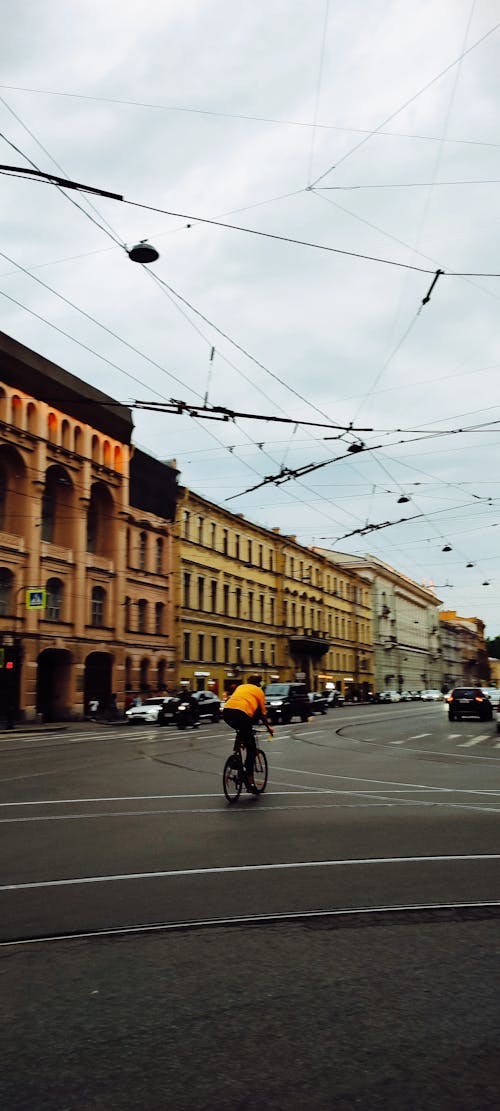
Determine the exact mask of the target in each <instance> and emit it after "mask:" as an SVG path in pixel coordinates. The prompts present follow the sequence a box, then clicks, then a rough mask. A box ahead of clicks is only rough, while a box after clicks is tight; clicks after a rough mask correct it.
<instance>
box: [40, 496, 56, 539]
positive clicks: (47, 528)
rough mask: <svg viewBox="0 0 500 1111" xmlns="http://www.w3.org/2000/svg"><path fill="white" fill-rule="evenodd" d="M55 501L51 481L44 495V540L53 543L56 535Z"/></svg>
mask: <svg viewBox="0 0 500 1111" xmlns="http://www.w3.org/2000/svg"><path fill="white" fill-rule="evenodd" d="M54 520H55V501H54V497H53V492H52V490H51V488H50V485H49V483H46V485H45V489H44V491H43V495H42V540H48V542H49V544H51V543H52V540H53V537H54Z"/></svg>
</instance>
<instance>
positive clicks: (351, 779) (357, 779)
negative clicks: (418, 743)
mask: <svg viewBox="0 0 500 1111" xmlns="http://www.w3.org/2000/svg"><path fill="white" fill-rule="evenodd" d="M431 755H432V753H431ZM274 771H278V772H290V773H291V774H292V775H309V776H315V777H316V778H320V779H341V780H344V781H345V780H347V782H348V783H376V784H377V786H379V787H384V789H386V788H387V787H410V788H412V790H415V789H417V788H418V789H420V790H424V791H435V792H436V793H439V792H441V793H443V792H448V793H451V794H454V795H497V794H498V793H499V790H498V788H496V789H495V790H493V791H484V790H480V791H479V790H477V791H476V790H471V789H470V788H468V787H431V786H429V784H428V783H407V782H406V781H405V780H399V779H364V778H362V777H361V776H359V775H334V774H333V772H315V771H312V769H310V770H309V771H299V769H298V768H283V767H282V766H280V765H279V764H275V765H274Z"/></svg>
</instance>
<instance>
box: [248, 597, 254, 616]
mask: <svg viewBox="0 0 500 1111" xmlns="http://www.w3.org/2000/svg"><path fill="white" fill-rule="evenodd" d="M248 620H249V621H253V590H249V591H248Z"/></svg>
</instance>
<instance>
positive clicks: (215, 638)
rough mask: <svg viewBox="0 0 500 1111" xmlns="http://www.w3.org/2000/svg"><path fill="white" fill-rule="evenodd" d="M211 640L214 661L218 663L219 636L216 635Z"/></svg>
mask: <svg viewBox="0 0 500 1111" xmlns="http://www.w3.org/2000/svg"><path fill="white" fill-rule="evenodd" d="M210 641H211V648H212V663H213V664H216V663H217V637H216V636H212V637H210Z"/></svg>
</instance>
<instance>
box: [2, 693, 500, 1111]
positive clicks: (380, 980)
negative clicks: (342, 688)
mask: <svg viewBox="0 0 500 1111" xmlns="http://www.w3.org/2000/svg"><path fill="white" fill-rule="evenodd" d="M230 741H231V734H230V732H229V730H228V729H227V727H226V726H224V725H223V724H221V725H219V726H213V725H210V726H209V725H203V726H202V727H201V729H200V730H199V731H189V732H186V733H180V732H179V731H177V730H175V729H171V728H169V729H164V730H162V729H152V728H151V729H150V728H142V727H134V728H128V727H116V728H113V727H108V726H99V725H96V726H85V727H74V728H72V729H71V730H69V731H68V732H66V733H59V734H56V735H53V736H47V735H42V736H37V735H34V734H31V735H30V736H28V737H24V736H21V735H19V736H14V737H8V738H4V739H3V740H2V739H0V769H1V771H0V861H1V880H0V900H1V903H0V906H1V910H2V913H1V919H0V929H1V937H2V939H3V941H4V944H3V946H2V948H1V949H0V955H1V957H2V971H3V973H4V977H3V984H4V989H6V990H4V994H3V998H4V1000H6V1001H7V1005H6V1007H5V1004H4V1006H3V1010H4V1015H3V1017H4V1019H5V1024H4V1035H3V1043H4V1045H5V1053H6V1058H7V1060H8V1061H9V1068H8V1070H7V1073H5V1070H4V1078H3V1081H2V1082H0V1095H1V1094H2V1087H1V1084H2V1083H3V1084H4V1086H5V1090H4V1097H5V1098H4V1104H3V1105H4V1106H6V1107H7V1108H9V1109H10V1108H12V1109H14V1108H25V1107H26V1108H33V1107H36V1108H38V1107H40V1108H45V1107H47V1108H58V1109H59V1108H62V1107H68V1108H73V1107H74V1108H87V1107H88V1108H94V1107H95V1108H108V1107H109V1108H113V1109H115V1108H122V1107H123V1108H135V1107H143V1106H144V1104H145V1103H146V1102H148V1103H151V1102H153V1101H154V1103H155V1104H156V1105H157V1106H160V1107H175V1108H177V1107H179V1108H181V1107H186V1108H187V1107H189V1108H212V1107H228V1108H229V1107H231V1108H234V1107H236V1108H238V1107H241V1108H243V1107H248V1108H250V1107H257V1108H260V1107H262V1108H267V1107H270V1108H271V1107H272V1108H288V1107H290V1108H295V1107H299V1106H302V1105H303V1102H304V1099H308V1100H309V1102H310V1103H311V1105H312V1106H313V1107H325V1108H326V1107H333V1106H334V1107H335V1108H343V1107H351V1106H359V1107H369V1108H371V1107H379V1106H380V1107H382V1106H383V1107H388V1108H392V1107H393V1106H394V1107H396V1105H397V1106H398V1107H399V1106H400V1105H401V1102H403V1103H404V1104H405V1105H406V1106H407V1107H415V1108H417V1107H418V1108H420V1107H425V1108H428V1107H436V1108H437V1107H439V1108H440V1109H441V1108H448V1107H450V1108H451V1107H453V1108H462V1107H463V1108H466V1107H467V1108H469V1107H470V1108H482V1107H485V1108H486V1107H488V1108H490V1107H492V1106H494V1105H495V1103H496V1101H497V1091H496V1095H494V1094H493V1093H494V1092H495V1086H496V1089H498V1080H499V1079H500V1077H499V1073H498V1065H497V1059H498V1053H497V1051H496V1040H497V1031H498V1022H499V1019H500V1010H499V1005H498V974H499V971H500V968H499V963H500V962H499V944H498V938H499V930H498V917H499V914H498V912H499V903H500V900H499V876H500V847H499V836H498V826H499V823H498V816H499V812H500V737H499V736H498V735H497V733H496V731H495V726H494V725H493V724H491V723H487V724H484V723H479V722H472V721H469V722H461V723H454V724H453V725H450V723H449V722H448V721H447V718H446V714H445V711H444V708H443V706H441V705H438V706H433V705H431V706H425V705H423V704H409V705H396V706H390V707H384V706H380V707H379V706H374V707H358V708H356V707H351V708H343V709H341V710H334V711H330V712H329V714H328V715H327V716H326V717H322V716H317V717H315V718H313V719H311V720H310V721H309V722H308V723H307V724H304V725H302V724H297V725H295V724H293V725H292V726H288V727H281V728H278V729H277V730H276V735H275V739H274V741H273V742H272V743H271V744H268V743H267V742H264V743H265V747H266V752H267V755H268V759H269V763H270V779H269V784H268V789H267V791H266V794H265V795H264V796H263V797H261V798H259V799H255V798H253V797H251V796H242V797H241V799H240V801H239V802H238V803H237V804H236V805H235V806H232V807H230V806H228V804H227V803H226V801H225V799H224V797H223V794H222V783H221V772H222V766H223V762H224V757H225V755H226V754H227V752H228V751H229V748H230ZM263 741H264V737H263ZM395 908H400V909H395ZM128 930H131V931H132V932H126V931H128ZM137 931H139V932H137ZM71 935H75V936H74V937H71ZM43 938H45V939H52V940H38V939H43ZM58 938H59V940H55V939H58ZM4 1060H5V1057H4Z"/></svg>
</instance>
